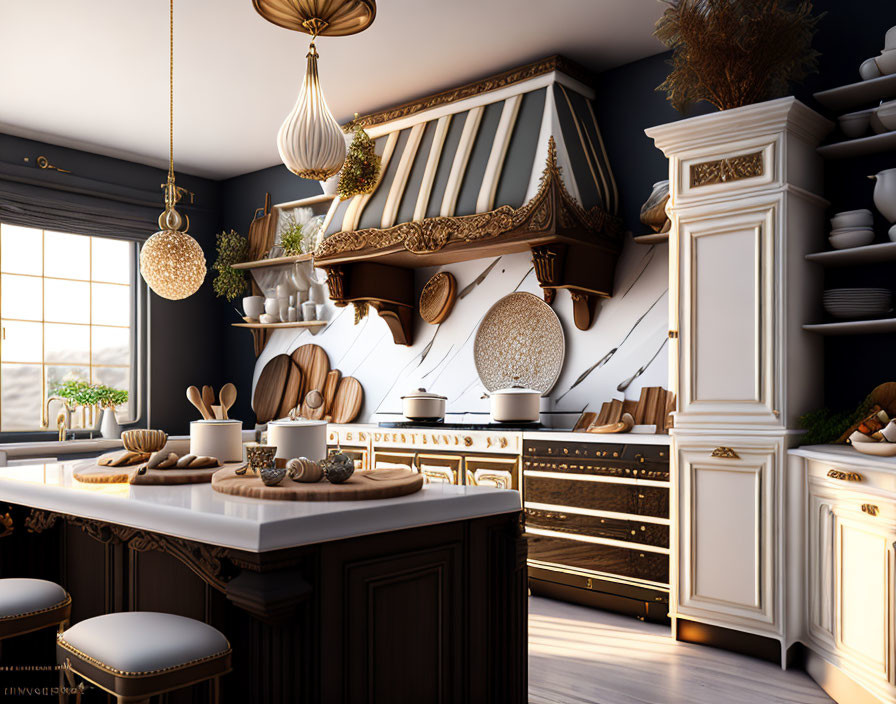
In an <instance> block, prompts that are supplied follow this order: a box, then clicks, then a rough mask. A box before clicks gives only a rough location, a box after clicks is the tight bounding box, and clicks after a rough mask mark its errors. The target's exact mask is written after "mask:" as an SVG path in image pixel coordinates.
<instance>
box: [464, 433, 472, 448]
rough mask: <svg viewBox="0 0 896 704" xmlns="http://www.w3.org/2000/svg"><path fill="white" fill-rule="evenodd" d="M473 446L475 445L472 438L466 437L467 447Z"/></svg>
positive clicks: (465, 443)
mask: <svg viewBox="0 0 896 704" xmlns="http://www.w3.org/2000/svg"><path fill="white" fill-rule="evenodd" d="M472 444H473V438H471V437H470V436H469V435H464V445H466V446H467V447H470V446H471V445H472Z"/></svg>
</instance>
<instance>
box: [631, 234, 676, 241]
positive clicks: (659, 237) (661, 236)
mask: <svg viewBox="0 0 896 704" xmlns="http://www.w3.org/2000/svg"><path fill="white" fill-rule="evenodd" d="M632 239H634V240H635V242H637V243H638V244H659V243H660V242H668V241H669V233H668V232H656V233H654V234H652V235H637V236H635V237H633V238H632Z"/></svg>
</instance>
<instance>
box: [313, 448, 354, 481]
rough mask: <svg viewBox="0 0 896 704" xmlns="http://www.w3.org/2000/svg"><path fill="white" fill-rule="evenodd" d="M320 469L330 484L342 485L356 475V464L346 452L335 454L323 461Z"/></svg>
mask: <svg viewBox="0 0 896 704" xmlns="http://www.w3.org/2000/svg"><path fill="white" fill-rule="evenodd" d="M320 468H321V469H322V470H323V472H324V476H325V477H326V478H327V481H328V482H330V483H331V484H342V482H344V481H345V480H346V479H348V478H349V477H350V476H352V474H354V473H355V462H354V460H352V458H351V457H349V456H348V455H347V454H345V453H344V452H334V453H333V454H332V455H330V456H329V457H327V459H325V460H322V461H321V463H320Z"/></svg>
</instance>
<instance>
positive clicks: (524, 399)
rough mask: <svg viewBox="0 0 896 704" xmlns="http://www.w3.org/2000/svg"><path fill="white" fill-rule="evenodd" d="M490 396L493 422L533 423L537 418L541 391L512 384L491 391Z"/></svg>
mask: <svg viewBox="0 0 896 704" xmlns="http://www.w3.org/2000/svg"><path fill="white" fill-rule="evenodd" d="M490 397H491V410H492V420H493V421H494V422H495V423H511V422H516V423H535V422H538V420H539V417H540V416H539V411H540V407H541V393H540V392H538V391H535V390H534V389H524V388H522V387H521V386H512V387H510V388H508V389H499V390H498V391H492V392H491V394H490Z"/></svg>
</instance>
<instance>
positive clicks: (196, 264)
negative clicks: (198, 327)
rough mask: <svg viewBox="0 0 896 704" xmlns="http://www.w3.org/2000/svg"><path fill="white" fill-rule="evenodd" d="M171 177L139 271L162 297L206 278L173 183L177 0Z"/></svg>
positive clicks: (176, 296) (178, 294)
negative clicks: (162, 209)
mask: <svg viewBox="0 0 896 704" xmlns="http://www.w3.org/2000/svg"><path fill="white" fill-rule="evenodd" d="M168 20H169V25H168V26H169V49H170V51H169V66H168V88H169V94H168V118H169V122H168V180H167V181H166V183H165V184H164V185H163V186H162V188H164V189H165V211H164V212H163V213H162V214H161V215H160V216H159V231H158V232H156V233H155V234H154V235H153V236H152V237H150V238H149V239H148V240H146V242H145V243H144V244H143V247H142V248H141V249H140V274H141V275H142V276H143V279H144V280H145V281H146V283H147V284H149V287H150V288H151V289H152V290H153V291H154V292H155V293H157V294H158V295H159V296H161V297H162V298H167V299H169V300H172V301H176V300H180V299H183V298H187V297H188V296H192V295H193V294H194V293H196V291H197V290H198V289H199V287H200V286H201V285H202V282H203V281H204V280H205V255H204V254H203V252H202V247H200V246H199V243H198V242H197V241H196V240H194V239H193V238H192V237H190V236H189V235H188V234H187V230H188V229H189V228H190V219H189V218H188V217H187V216H186V215H181V214H180V213H179V212H177V210H176V209H175V207H174V206H175V205H176V204H177V201H178V200H180V194H181V193H182V192H183V189H181V188H178V186H177V185H175V183H174V0H169V3H168Z"/></svg>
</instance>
